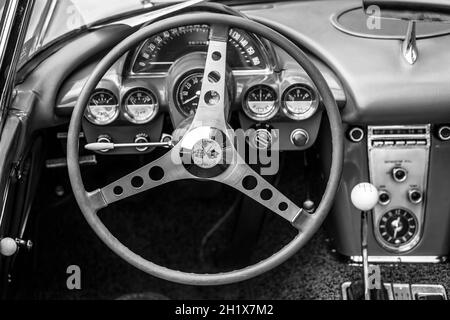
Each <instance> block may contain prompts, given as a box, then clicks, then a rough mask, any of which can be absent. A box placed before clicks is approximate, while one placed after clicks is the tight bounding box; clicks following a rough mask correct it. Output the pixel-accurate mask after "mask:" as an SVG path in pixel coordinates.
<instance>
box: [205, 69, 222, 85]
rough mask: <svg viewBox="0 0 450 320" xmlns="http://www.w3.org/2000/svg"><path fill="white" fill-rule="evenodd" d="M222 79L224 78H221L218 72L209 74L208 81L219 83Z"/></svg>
mask: <svg viewBox="0 0 450 320" xmlns="http://www.w3.org/2000/svg"><path fill="white" fill-rule="evenodd" d="M221 78H222V77H221V76H220V73H219V72H217V71H211V72H210V73H209V74H208V80H209V82H210V83H217V82H219V81H220V79H221Z"/></svg>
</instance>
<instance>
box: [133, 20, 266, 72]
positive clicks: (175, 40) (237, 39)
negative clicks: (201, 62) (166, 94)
mask: <svg viewBox="0 0 450 320" xmlns="http://www.w3.org/2000/svg"><path fill="white" fill-rule="evenodd" d="M209 34H210V27H209V26H208V25H188V26H181V27H178V28H172V29H169V30H166V31H163V32H161V33H159V34H157V35H154V36H153V37H151V38H149V39H147V40H146V41H145V42H144V43H142V44H141V46H140V48H139V49H138V50H137V52H136V53H135V56H134V63H133V68H132V71H133V73H135V74H148V73H166V72H168V71H169V69H170V67H171V66H172V65H173V64H174V62H175V61H177V60H178V59H180V58H181V57H184V56H185V55H187V54H190V53H194V52H195V53H198V52H205V53H206V52H208V43H209ZM228 42H229V46H228V47H227V57H228V59H227V61H228V63H229V66H230V68H232V69H233V70H254V69H257V70H264V69H266V68H267V62H266V53H265V51H266V50H265V48H264V46H263V45H262V43H261V42H260V40H259V39H258V38H257V37H255V36H254V35H252V34H249V33H247V32H245V31H243V30H239V29H233V28H230V30H229V40H228Z"/></svg>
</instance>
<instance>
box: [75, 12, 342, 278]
mask: <svg viewBox="0 0 450 320" xmlns="http://www.w3.org/2000/svg"><path fill="white" fill-rule="evenodd" d="M193 24H209V25H211V26H213V25H227V26H229V27H234V28H239V29H243V30H246V31H249V32H252V33H254V34H258V35H260V36H262V37H264V38H266V39H267V40H269V41H271V42H272V43H274V44H276V45H278V46H279V47H280V48H282V49H283V50H285V51H286V52H287V53H288V54H289V55H291V57H292V58H293V59H294V60H296V61H297V63H299V65H300V66H301V67H302V68H303V69H304V70H305V71H306V73H307V74H308V75H309V77H310V78H311V80H312V81H313V83H314V84H315V86H316V88H317V90H318V91H319V94H320V96H321V97H322V101H323V104H324V106H325V109H326V113H327V115H328V120H329V123H330V129H331V138H332V163H331V169H330V176H329V179H328V183H327V186H326V190H325V192H324V194H323V197H322V200H321V202H320V204H319V206H318V208H317V210H316V212H315V213H314V214H313V215H302V216H301V217H300V219H296V221H295V223H294V226H295V227H296V228H297V229H298V230H299V234H298V235H297V236H296V237H295V239H293V240H292V241H291V242H290V243H289V244H287V245H286V246H285V247H284V248H282V249H281V250H279V251H278V252H276V253H275V254H273V255H272V256H271V257H269V258H267V259H265V260H263V261H261V262H259V263H257V264H254V265H252V266H248V267H246V268H243V269H240V270H235V271H231V272H225V273H218V274H195V273H187V272H182V271H177V270H173V269H169V268H166V267H164V266H160V265H157V264H155V263H152V262H150V261H148V260H146V259H144V258H142V257H141V256H139V255H137V254H136V253H134V252H132V251H131V250H130V249H128V248H127V247H126V246H125V245H123V244H122V243H121V242H120V241H119V240H118V239H117V238H115V237H114V236H113V235H112V234H111V232H110V231H109V230H108V229H107V228H106V226H105V225H104V224H103V223H102V221H101V220H100V218H99V217H98V215H97V212H98V210H96V209H94V206H93V204H92V203H93V201H98V202H101V201H104V199H102V194H101V193H99V192H94V193H89V192H87V191H86V189H85V187H84V183H83V180H82V177H81V171H80V167H79V133H80V131H81V124H82V118H83V115H84V110H85V108H86V106H87V104H88V101H89V98H90V95H91V92H92V91H94V89H95V88H96V86H97V85H98V83H99V81H100V80H101V78H102V77H103V76H104V74H105V73H106V72H107V71H108V70H109V69H110V67H111V66H112V65H113V64H114V63H115V62H116V61H117V60H118V59H119V58H120V57H121V56H123V55H124V54H126V52H128V51H129V50H130V49H131V48H132V47H134V46H136V45H137V44H139V43H140V42H142V41H144V40H145V39H147V38H148V37H150V36H152V35H154V34H158V33H160V32H163V31H164V30H167V29H171V28H175V27H179V26H183V25H193ZM343 137H344V135H343V129H342V122H341V117H340V113H339V109H338V107H337V105H336V101H335V99H334V97H333V94H332V93H331V90H330V88H329V87H328V84H327V82H326V81H325V79H324V77H323V76H322V74H321V73H320V71H319V70H318V69H317V68H316V67H315V66H314V65H313V64H312V62H311V61H310V60H309V59H308V57H307V56H306V55H305V54H304V53H303V52H302V51H301V49H300V48H298V47H297V46H296V45H295V44H294V43H292V42H291V41H290V40H288V39H287V38H286V37H284V36H283V35H281V34H279V33H278V32H276V31H274V30H272V29H270V28H268V27H266V26H264V25H262V24H259V23H257V22H254V21H251V20H248V19H244V18H241V17H235V16H228V15H222V14H211V13H190V14H183V15H179V16H175V17H171V18H167V19H165V20H161V21H159V22H156V23H154V24H151V25H149V26H146V27H144V28H142V29H140V30H138V31H137V32H136V33H134V34H132V35H131V36H129V37H128V38H126V39H125V40H123V41H122V42H121V43H120V44H118V45H117V46H116V47H114V48H113V49H112V50H111V51H110V52H109V53H108V54H107V55H106V56H105V57H104V58H103V60H102V61H101V62H100V63H99V64H98V65H97V67H96V68H95V70H94V71H93V72H92V74H91V76H90V78H89V79H88V81H87V83H86V84H85V86H84V87H83V89H82V92H81V94H80V96H79V99H78V101H77V104H76V106H75V108H74V111H73V114H72V118H71V122H70V127H69V133H68V143H67V161H68V170H69V178H70V182H71V185H72V189H73V192H74V195H75V198H76V201H77V203H78V205H79V207H80V210H81V211H82V213H83V215H84V217H85V219H86V221H87V222H88V224H89V225H90V227H91V228H92V229H93V230H94V232H95V233H96V234H97V236H98V237H99V238H100V239H101V240H102V241H103V242H104V243H105V244H106V245H107V246H108V247H109V248H110V249H111V250H112V251H114V252H115V253H116V254H117V255H119V256H120V257H121V258H122V259H124V260H125V261H127V262H128V263H130V264H131V265H133V266H135V267H136V268H138V269H140V270H141V271H143V272H146V273H148V274H150V275H153V276H155V277H158V278H161V279H165V280H167V281H171V282H175V283H179V284H186V285H199V286H210V285H225V284H231V283H236V282H240V281H244V280H248V279H250V278H253V277H256V276H258V275H261V274H263V273H265V272H267V271H269V270H271V269H273V268H275V267H277V266H279V265H280V264H282V263H284V262H285V261H286V260H288V259H289V258H290V257H291V256H292V255H294V254H295V253H296V252H297V251H298V250H299V249H300V248H302V247H303V246H304V245H305V244H306V243H307V242H308V240H309V239H310V238H311V237H312V236H313V235H314V234H315V233H316V232H317V230H318V229H319V227H320V226H321V224H322V223H323V221H324V219H325V218H326V216H327V214H328V212H329V211H330V209H331V206H332V204H333V201H334V197H335V195H336V193H337V190H338V187H339V182H340V178H341V173H342V166H343Z"/></svg>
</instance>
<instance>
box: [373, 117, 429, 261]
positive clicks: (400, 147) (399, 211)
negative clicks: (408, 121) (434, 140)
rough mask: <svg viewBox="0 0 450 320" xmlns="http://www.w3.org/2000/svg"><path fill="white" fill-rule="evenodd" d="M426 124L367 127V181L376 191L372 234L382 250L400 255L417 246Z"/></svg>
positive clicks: (426, 160)
mask: <svg viewBox="0 0 450 320" xmlns="http://www.w3.org/2000/svg"><path fill="white" fill-rule="evenodd" d="M430 129H431V128H430V125H423V126H386V127H384V126H383V127H378V126H377V127H369V128H368V155H369V171H370V180H371V183H372V184H373V185H375V186H376V187H377V188H378V190H379V201H378V205H377V206H376V207H375V209H374V210H373V226H374V234H375V238H376V239H377V241H378V243H379V244H380V245H381V246H382V247H383V248H384V249H386V250H388V251H391V252H394V253H403V252H407V251H410V250H412V249H413V248H414V247H415V246H417V244H418V243H419V241H420V239H421V235H422V230H423V223H424V218H425V203H426V191H427V177H428V165H429V158H430V146H431V134H430V131H431V130H430Z"/></svg>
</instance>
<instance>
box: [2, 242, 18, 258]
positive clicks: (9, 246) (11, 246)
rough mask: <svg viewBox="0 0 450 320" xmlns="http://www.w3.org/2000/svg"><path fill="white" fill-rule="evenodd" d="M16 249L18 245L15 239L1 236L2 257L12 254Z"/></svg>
mask: <svg viewBox="0 0 450 320" xmlns="http://www.w3.org/2000/svg"><path fill="white" fill-rule="evenodd" d="M17 250H18V245H17V242H16V240H14V239H12V238H3V239H2V240H1V241H0V253H1V255H2V256H4V257H11V256H13V255H14V254H15V253H16V252H17Z"/></svg>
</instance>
